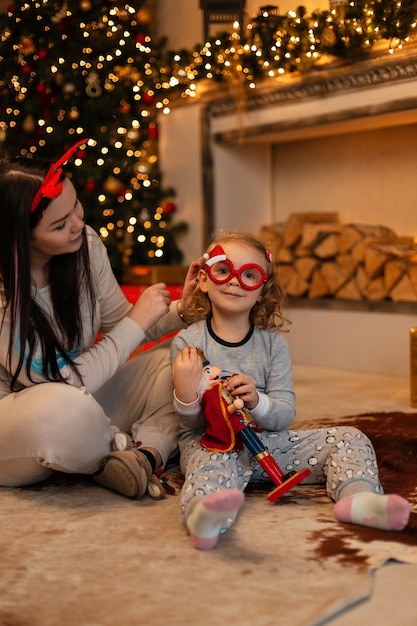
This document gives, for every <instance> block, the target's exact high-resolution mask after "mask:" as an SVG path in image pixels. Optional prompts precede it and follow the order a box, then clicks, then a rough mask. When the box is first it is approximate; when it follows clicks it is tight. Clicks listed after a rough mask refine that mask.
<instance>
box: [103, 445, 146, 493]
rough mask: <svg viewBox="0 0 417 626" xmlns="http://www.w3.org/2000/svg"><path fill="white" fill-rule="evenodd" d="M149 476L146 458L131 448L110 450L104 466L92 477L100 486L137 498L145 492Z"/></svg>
mask: <svg viewBox="0 0 417 626" xmlns="http://www.w3.org/2000/svg"><path fill="white" fill-rule="evenodd" d="M151 476H152V467H151V464H150V463H149V461H148V459H147V458H146V456H145V455H144V454H142V453H141V452H140V451H139V450H136V449H135V448H133V449H131V450H124V451H121V452H111V453H110V454H109V455H108V456H107V457H106V458H105V460H104V467H103V468H102V469H101V470H100V471H99V472H97V474H95V475H94V477H93V478H94V481H95V482H96V483H98V484H99V485H102V487H106V488H107V489H111V490H112V491H116V492H117V493H121V494H122V495H124V496H127V497H128V498H137V499H138V500H139V499H140V498H142V496H143V495H144V494H145V493H146V491H147V488H148V482H149V480H150V478H151Z"/></svg>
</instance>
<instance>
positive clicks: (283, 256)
mask: <svg viewBox="0 0 417 626" xmlns="http://www.w3.org/2000/svg"><path fill="white" fill-rule="evenodd" d="M274 258H275V259H276V260H277V261H278V263H292V262H293V260H294V253H293V251H292V250H291V248H286V247H285V246H283V247H282V248H280V249H279V250H278V252H277V253H276V255H275V256H274Z"/></svg>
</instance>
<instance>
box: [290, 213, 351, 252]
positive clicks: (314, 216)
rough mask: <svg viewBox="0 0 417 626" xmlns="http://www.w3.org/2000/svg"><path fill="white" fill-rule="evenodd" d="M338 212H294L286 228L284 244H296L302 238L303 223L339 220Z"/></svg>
mask: <svg viewBox="0 0 417 626" xmlns="http://www.w3.org/2000/svg"><path fill="white" fill-rule="evenodd" d="M338 221H339V215H338V213H334V212H332V213H315V212H314V213H292V214H291V215H290V216H289V218H288V219H287V221H286V224H285V228H284V246H287V247H292V246H295V245H296V244H297V243H298V242H299V240H300V239H301V234H302V227H303V224H305V223H307V222H311V223H313V224H314V223H317V222H338Z"/></svg>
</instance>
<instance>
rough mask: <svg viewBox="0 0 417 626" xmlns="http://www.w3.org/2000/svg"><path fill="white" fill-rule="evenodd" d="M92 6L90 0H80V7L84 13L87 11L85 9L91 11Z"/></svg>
mask: <svg viewBox="0 0 417 626" xmlns="http://www.w3.org/2000/svg"><path fill="white" fill-rule="evenodd" d="M92 6H93V5H92V4H91V1H90V0H81V2H80V9H81V11H83V12H84V13H87V11H91V8H92Z"/></svg>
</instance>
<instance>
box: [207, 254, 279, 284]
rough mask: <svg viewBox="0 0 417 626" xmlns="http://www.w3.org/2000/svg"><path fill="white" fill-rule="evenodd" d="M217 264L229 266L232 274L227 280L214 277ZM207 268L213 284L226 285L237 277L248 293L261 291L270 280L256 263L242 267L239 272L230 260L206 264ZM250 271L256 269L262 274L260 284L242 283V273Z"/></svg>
mask: <svg viewBox="0 0 417 626" xmlns="http://www.w3.org/2000/svg"><path fill="white" fill-rule="evenodd" d="M217 263H225V264H226V265H227V266H228V268H229V270H230V274H228V275H227V276H226V278H224V279H222V278H220V279H219V278H217V277H215V276H214V275H213V267H214V266H215V265H217ZM205 268H206V271H207V274H208V275H209V277H210V280H212V281H213V283H216V284H217V285H224V284H225V283H227V282H229V280H231V279H232V278H234V277H236V278H237V279H238V281H239V285H240V286H241V287H242V289H245V290H246V291H253V290H255V289H259V287H262V285H264V284H265V283H266V282H267V280H268V278H269V276H268V274H267V273H266V272H265V271H264V269H263V268H262V267H261V266H260V265H257V264H256V263H246V264H245V265H242V267H240V268H239V269H238V270H237V269H235V267H234V265H233V263H232V262H231V260H230V259H222V260H221V261H217V262H216V263H213V264H207V263H206V265H205ZM248 269H255V270H257V271H258V272H260V274H261V279H260V280H259V282H257V283H256V285H252V286H249V285H246V284H245V283H244V282H243V281H242V272H244V271H246V270H248Z"/></svg>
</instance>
